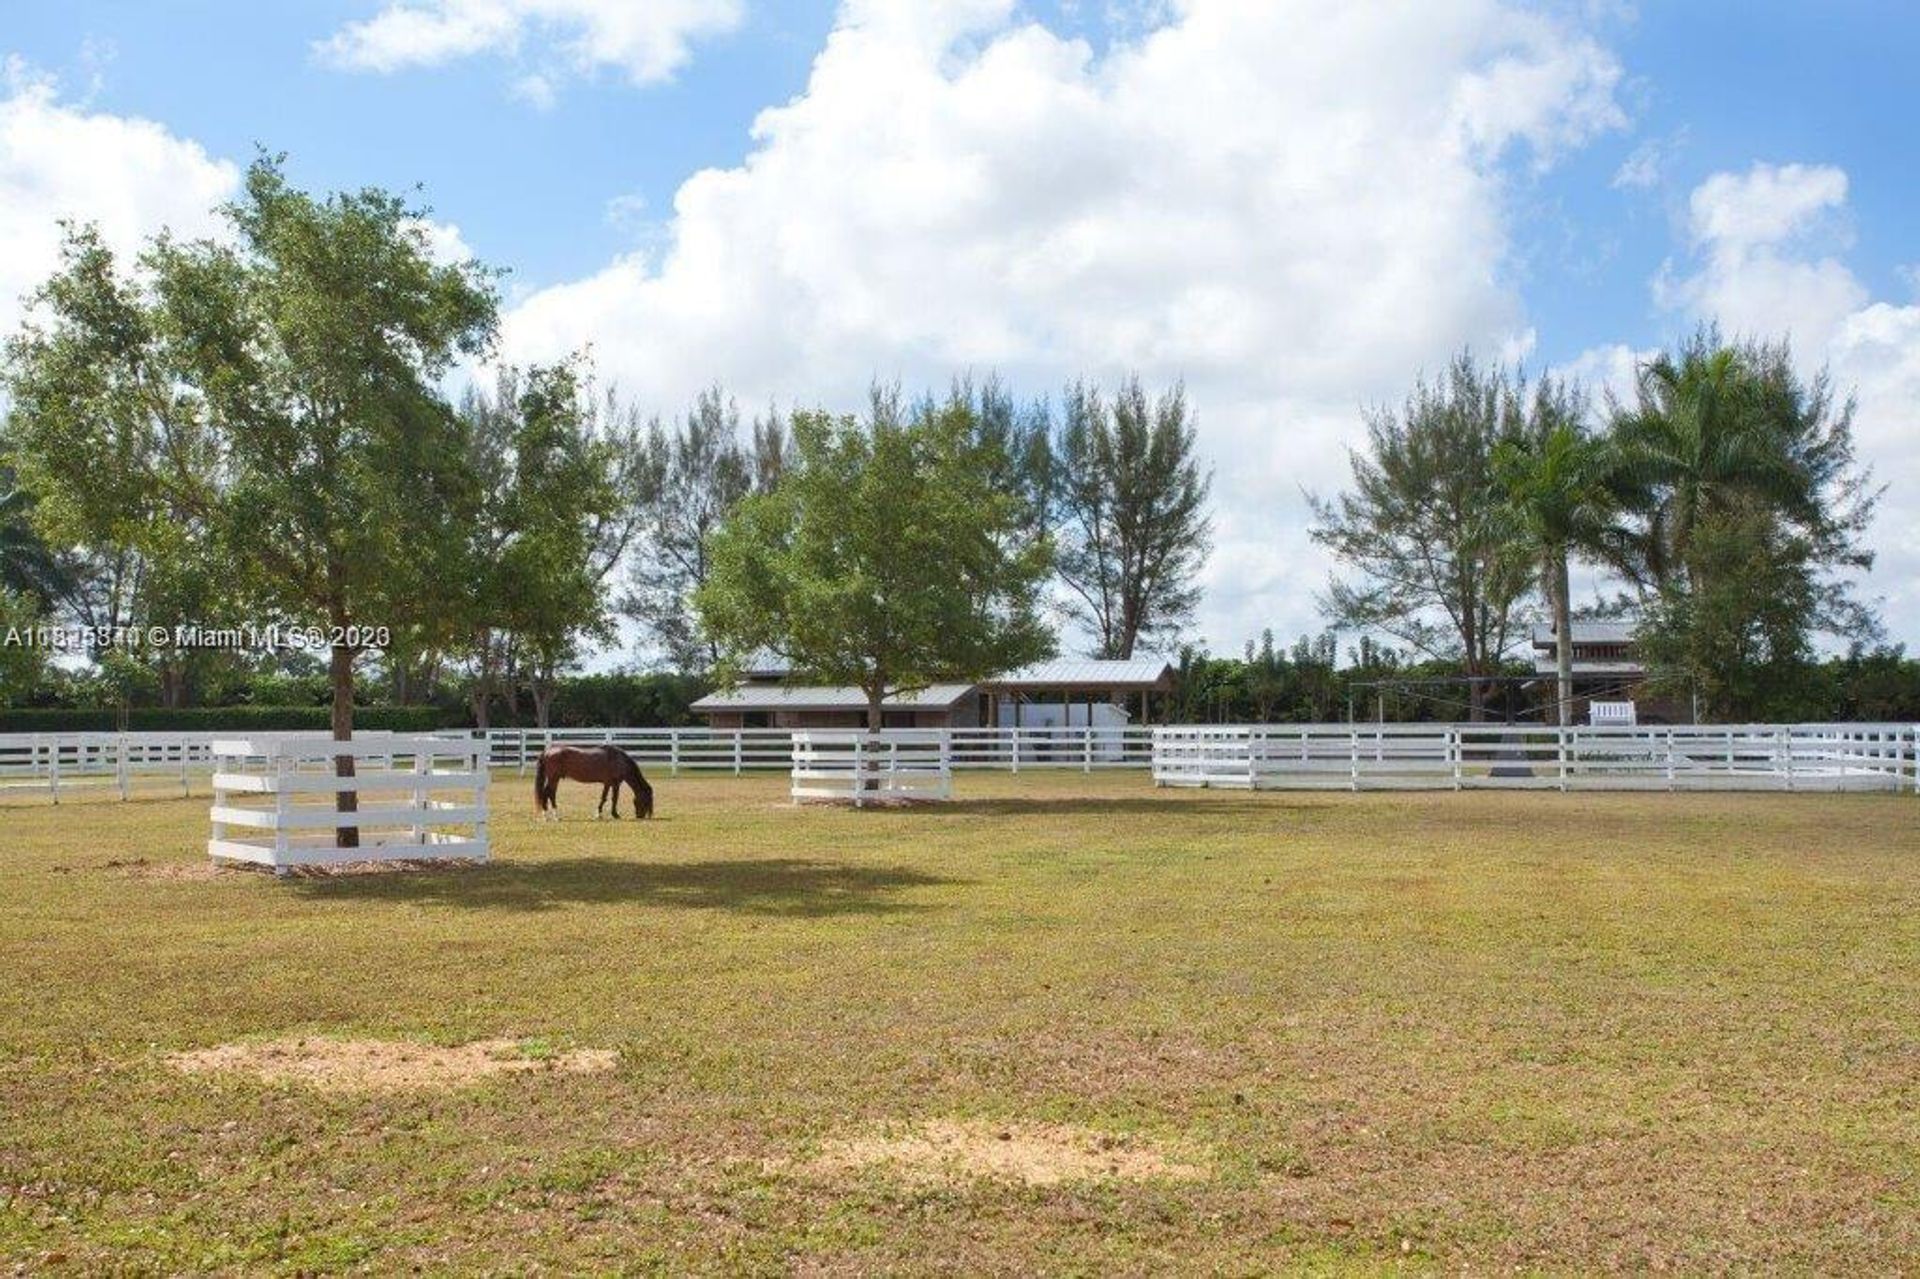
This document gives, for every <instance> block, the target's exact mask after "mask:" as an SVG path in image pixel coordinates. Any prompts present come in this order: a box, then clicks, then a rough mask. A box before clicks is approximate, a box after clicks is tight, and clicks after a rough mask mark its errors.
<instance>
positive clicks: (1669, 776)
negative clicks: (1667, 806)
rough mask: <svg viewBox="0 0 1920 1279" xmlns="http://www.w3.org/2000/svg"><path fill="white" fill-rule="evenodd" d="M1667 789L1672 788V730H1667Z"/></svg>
mask: <svg viewBox="0 0 1920 1279" xmlns="http://www.w3.org/2000/svg"><path fill="white" fill-rule="evenodd" d="M1667 789H1668V790H1672V789H1673V730H1672V729H1671V728H1669V729H1668V730H1667Z"/></svg>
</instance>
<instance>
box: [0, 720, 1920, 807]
mask: <svg viewBox="0 0 1920 1279" xmlns="http://www.w3.org/2000/svg"><path fill="white" fill-rule="evenodd" d="M896 731H900V730H896ZM928 731H931V730H928ZM1915 733H1916V728H1915V726H1914V725H1911V724H1790V725H1789V724H1739V725H1702V726H1699V727H1676V728H1667V727H1663V726H1657V725H1642V726H1640V727H1637V728H1588V727H1581V728H1573V729H1567V730H1564V732H1563V731H1562V730H1560V729H1558V728H1552V727H1540V726H1511V725H1503V724H1479V725H1474V724H1384V725H1381V724H1270V725H1236V726H1209V725H1185V726H1180V727H1176V728H1163V729H1152V728H1146V727H1137V726H1127V727H1122V728H1086V727H1074V728H1020V729H1013V728H960V729H953V730H951V731H949V732H947V734H946V736H947V739H948V742H949V758H950V760H951V762H952V765H953V767H955V768H994V769H1003V770H1008V771H1012V772H1016V773H1017V772H1020V771H1022V770H1023V769H1079V770H1081V771H1085V772H1092V771H1093V770H1095V769H1105V768H1143V769H1144V768H1147V767H1149V766H1150V765H1151V766H1152V767H1153V768H1154V771H1155V778H1156V780H1158V781H1161V782H1163V783H1164V784H1167V785H1209V784H1211V785H1236V784H1246V785H1251V784H1254V781H1253V780H1252V779H1255V778H1259V779H1263V780H1261V781H1260V782H1259V784H1262V785H1276V786H1279V785H1294V786H1330V787H1340V786H1345V787H1348V788H1352V789H1364V788H1367V787H1389V786H1392V787H1409V786H1430V787H1451V786H1455V785H1458V786H1460V787H1461V788H1463V789H1464V788H1467V787H1471V786H1500V787H1544V788H1548V789H1559V788H1561V787H1562V786H1564V787H1565V788H1566V789H1595V788H1603V787H1608V786H1612V787H1635V788H1642V789H1646V788H1652V789H1664V788H1666V787H1667V786H1668V784H1669V781H1671V784H1672V787H1673V788H1674V789H1676V790H1678V789H1684V788H1687V787H1690V786H1696V787H1697V786H1706V787H1711V788H1715V789H1718V788H1725V787H1748V788H1778V789H1807V788H1822V789H1838V788H1849V789H1851V788H1865V789H1891V788H1893V786H1897V785H1902V784H1903V783H1904V784H1907V785H1913V784H1920V778H1916V774H1915V771H1914V766H1913V760H1914V749H1915ZM1156 734H1158V735H1159V736H1158V738H1157V739H1156ZM232 736H235V734H231V733H226V734H222V733H204V732H203V733H165V732H133V733H58V734H53V733H39V734H35V733H19V734H0V799H4V798H5V797H6V796H7V795H9V794H20V795H27V796H32V795H39V796H43V797H46V798H49V799H51V800H53V801H54V802H55V803H58V802H60V801H61V799H62V798H63V797H64V796H68V795H69V794H70V793H72V792H75V791H85V792H91V793H94V794H99V795H117V796H119V797H120V798H123V799H124V798H128V797H130V796H132V795H134V794H138V793H157V794H165V793H171V794H189V793H191V792H192V790H193V788H194V787H195V785H196V784H204V780H205V779H206V778H207V777H208V775H209V774H211V772H212V771H213V755H212V750H211V747H212V743H213V741H214V740H215V739H216V738H222V737H232ZM251 736H252V737H254V738H255V739H272V738H278V737H288V736H310V734H291V733H257V734H252V735H251ZM360 736H362V737H364V738H366V739H368V740H373V739H376V738H384V737H388V736H391V734H376V733H368V734H361V735H360ZM443 736H445V735H443ZM455 736H460V735H458V734H456V735H455ZM793 739H794V735H793V733H792V732H791V731H789V730H787V729H772V728H748V729H738V730H734V729H707V728H588V729H551V730H548V729H517V728H508V729H493V730H491V731H490V732H488V733H487V734H486V735H485V738H484V743H485V758H486V761H487V763H488V764H489V765H490V766H491V767H493V768H496V769H517V770H519V771H521V772H523V773H524V772H527V771H529V770H530V769H531V767H532V765H533V761H534V760H536V759H537V758H539V755H540V752H541V750H543V749H544V748H545V747H546V746H548V745H549V744H552V743H556V742H562V743H575V744H578V743H593V742H611V743H613V744H614V745H616V746H619V747H621V748H622V749H623V750H626V751H627V752H628V753H630V754H632V755H633V756H634V757H635V758H636V759H638V760H639V761H640V763H641V764H642V766H644V767H647V768H649V769H660V768H664V769H666V770H668V771H669V772H672V773H678V772H681V771H683V770H700V771H722V772H732V773H741V772H746V771H748V770H752V769H778V770H780V771H782V772H785V771H787V770H789V769H791V768H792V766H793ZM476 740H478V739H477V738H476ZM1156 740H1158V741H1159V744H1160V745H1159V750H1158V752H1157V754H1156V750H1155V742H1156ZM1889 775H1891V776H1892V777H1893V778H1894V779H1895V780H1894V783H1893V784H1892V785H1889V783H1888V782H1887V780H1886V779H1887V777H1888V776H1889Z"/></svg>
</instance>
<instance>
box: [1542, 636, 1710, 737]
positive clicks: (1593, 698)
mask: <svg viewBox="0 0 1920 1279" xmlns="http://www.w3.org/2000/svg"><path fill="white" fill-rule="evenodd" d="M1572 629H1573V702H1574V707H1573V712H1574V713H1573V718H1574V722H1575V723H1585V722H1587V721H1588V719H1589V707H1590V706H1591V704H1592V703H1594V702H1634V703H1636V704H1637V705H1638V706H1639V708H1640V722H1642V723H1650V724H1653V723H1675V722H1683V721H1685V720H1686V719H1689V718H1691V716H1689V715H1688V714H1687V712H1686V709H1685V708H1684V707H1682V706H1680V705H1678V704H1676V703H1673V702H1671V701H1668V700H1664V699H1657V698H1650V697H1649V696H1648V695H1647V691H1646V683H1647V668H1646V664H1645V663H1644V662H1643V661H1642V660H1641V657H1640V645H1639V641H1638V640H1637V639H1636V637H1635V635H1634V625H1633V623H1632V622H1580V621H1577V622H1575V623H1573V628H1572ZM1554 635H1555V632H1554V629H1553V627H1552V626H1551V625H1543V626H1536V627H1534V628H1533V670H1534V675H1535V676H1536V677H1537V679H1538V682H1539V687H1540V689H1541V692H1542V695H1543V697H1544V699H1545V700H1546V701H1547V702H1548V704H1549V705H1550V704H1551V703H1552V702H1553V700H1554V699H1555V698H1556V697H1558V696H1559V692H1558V682H1559V678H1560V663H1559V656H1558V653H1557V652H1556V647H1557V646H1556V643H1555V639H1554Z"/></svg>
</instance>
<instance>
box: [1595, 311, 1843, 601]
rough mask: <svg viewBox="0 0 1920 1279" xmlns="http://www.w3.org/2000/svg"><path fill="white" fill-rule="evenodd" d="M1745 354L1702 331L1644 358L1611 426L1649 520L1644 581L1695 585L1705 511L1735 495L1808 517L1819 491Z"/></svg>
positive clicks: (1814, 514)
mask: <svg viewBox="0 0 1920 1279" xmlns="http://www.w3.org/2000/svg"><path fill="white" fill-rule="evenodd" d="M1757 372H1758V371H1757V370H1755V369H1754V368H1753V367H1751V361H1750V360H1749V358H1748V352H1747V351H1746V350H1745V349H1743V348H1740V347H1733V346H1725V345H1722V344H1721V343H1720V341H1719V335H1718V334H1716V333H1714V332H1713V331H1711V330H1702V331H1701V332H1700V333H1698V334H1696V335H1695V336H1694V337H1693V338H1691V339H1690V340H1689V341H1688V342H1687V343H1686V344H1685V345H1683V346H1682V347H1681V349H1680V351H1679V353H1678V356H1677V358H1676V357H1675V356H1673V355H1669V354H1667V353H1665V352H1663V353H1661V354H1660V355H1659V356H1657V357H1655V358H1654V359H1652V360H1650V361H1648V362H1647V363H1646V364H1644V365H1642V366H1641V368H1640V373H1639V386H1638V395H1637V397H1636V400H1637V402H1636V403H1635V405H1634V406H1633V408H1631V409H1629V410H1625V411H1622V412H1620V413H1619V415H1618V416H1617V417H1616V420H1615V426H1614V431H1615V435H1616V437H1617V440H1618V444H1619V447H1620V450H1621V453H1622V455H1623V457H1627V458H1630V459H1631V466H1630V468H1629V469H1630V470H1631V472H1632V474H1633V476H1634V479H1635V483H1636V486H1637V487H1638V489H1639V490H1640V492H1639V497H1640V501H1639V502H1638V503H1636V504H1638V505H1643V507H1644V509H1645V511H1646V520H1647V524H1646V528H1645V530H1644V535H1643V537H1642V538H1641V544H1640V547H1639V559H1640V565H1639V567H1640V568H1641V570H1642V574H1641V575H1642V576H1643V577H1644V579H1645V580H1644V581H1643V584H1651V585H1655V586H1660V585H1664V584H1670V583H1672V582H1673V581H1674V580H1675V579H1676V578H1677V577H1681V576H1684V577H1685V578H1686V584H1687V586H1688V588H1689V589H1690V590H1695V591H1697V590H1698V588H1699V585H1700V583H1699V580H1698V566H1697V565H1696V564H1695V563H1694V560H1693V557H1692V555H1691V551H1692V547H1693V536H1694V531H1695V530H1696V529H1697V528H1698V527H1699V524H1700V522H1701V520H1702V519H1704V518H1707V517H1708V516H1710V515H1712V514H1714V513H1715V512H1716V511H1719V510H1724V509H1726V507H1727V506H1728V505H1729V503H1731V502H1732V501H1733V500H1734V499H1737V498H1740V497H1743V496H1750V497H1755V498H1759V499H1761V500H1762V501H1764V502H1766V503H1767V504H1769V505H1771V506H1773V507H1774V508H1775V509H1778V510H1780V511H1782V512H1783V513H1785V514H1788V515H1789V516H1796V517H1808V518H1815V517H1817V515H1818V510H1817V506H1818V503H1817V496H1816V494H1815V493H1814V492H1813V486H1812V484H1811V482H1810V478H1809V476H1808V474H1807V471H1806V468H1805V467H1803V466H1801V465H1799V464H1798V462H1796V460H1795V458H1794V456H1793V454H1792V451H1791V447H1790V444H1789V442H1788V441H1785V440H1783V439H1782V438H1781V431H1780V427H1781V423H1780V420H1779V417H1778V415H1777V414H1776V413H1774V412H1773V411H1771V410H1772V406H1770V404H1769V403H1768V401H1767V399H1766V395H1767V387H1766V385H1765V382H1764V379H1762V378H1761V377H1759V376H1757Z"/></svg>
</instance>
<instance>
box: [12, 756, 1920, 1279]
mask: <svg viewBox="0 0 1920 1279" xmlns="http://www.w3.org/2000/svg"><path fill="white" fill-rule="evenodd" d="M655 780H656V784H657V789H658V796H659V813H660V817H659V819H658V820H656V821H653V822H650V823H635V822H621V823H618V824H614V823H598V824H596V823H594V822H592V821H590V820H587V819H586V816H585V814H586V811H587V809H588V807H589V804H588V803H587V799H588V797H589V792H588V791H587V790H585V789H584V788H580V787H568V788H566V789H565V790H563V792H562V802H563V803H564V804H566V805H567V809H568V814H569V820H567V821H566V822H564V823H562V824H560V825H557V826H554V825H547V826H543V825H537V824H535V823H534V821H533V820H532V817H531V813H530V802H529V799H528V796H527V795H526V794H524V793H523V792H524V791H525V790H526V789H527V784H526V783H525V782H523V781H522V780H521V779H519V778H516V777H512V776H506V775H503V776H502V777H501V779H500V783H499V785H498V786H497V787H496V791H495V805H496V810H497V819H496V821H495V823H494V827H493V831H494V839H495V849H496V851H495V857H496V862H495V864H494V865H493V866H491V867H489V868H485V869H476V870H465V871H438V872H428V873H416V874H387V875H379V876H368V877H361V878H355V879H350V880H349V879H331V880H293V881H283V882H275V881H273V880H272V879H270V878H268V877H266V876H262V875H258V874H251V873H244V872H232V873H225V874H222V875H220V876H218V877H211V876H205V875H197V874H196V873H195V872H194V871H193V870H192V869H191V868H193V867H196V866H198V865H200V864H201V863H202V861H203V855H202V853H201V852H200V848H201V843H202V841H204V839H205V837H206V801H205V799H204V798H196V799H192V800H185V801H181V800H165V799H156V800H145V801H136V802H133V803H128V804H120V803H115V802H111V801H107V800H100V801H94V802H88V803H84V804H72V805H65V806H62V807H60V808H58V809H55V808H52V807H48V806H46V805H44V803H25V804H20V803H14V804H9V805H8V806H6V807H4V808H0V873H4V875H5V880H4V884H5V888H4V891H0V963H4V971H5V974H6V977H5V981H4V982H0V1256H4V1257H5V1258H7V1259H8V1260H10V1261H19V1262H24V1263H26V1264H27V1266H28V1267H29V1268H35V1267H38V1266H40V1265H43V1264H47V1263H49V1262H58V1261H61V1260H64V1261H65V1263H66V1264H67V1265H68V1266H70V1267H74V1268H79V1269H87V1270H98V1269H106V1268H114V1269H132V1270H189V1269H190V1270H207V1269H219V1268H227V1269H230V1270H233V1271H249V1272H251V1271H258V1270H263V1269H280V1270H286V1271H294V1270H344V1269H353V1268H366V1269H377V1270H381V1271H387V1270H392V1269H396V1268H401V1267H405V1266H409V1265H413V1266H420V1267H424V1268H426V1269H428V1270H443V1269H459V1270H474V1269H515V1270H521V1269H527V1268H533V1267H536V1266H539V1265H544V1266H545V1267H546V1268H549V1269H551V1270H555V1271H577V1270H582V1269H586V1270H608V1269H636V1270H645V1269H661V1270H672V1271H680V1270H707V1271H729V1272H731V1271H738V1270H754V1271H770V1272H783V1271H791V1270H798V1271H805V1272H816V1271H822V1270H824V1271H832V1272H867V1271H873V1270H884V1269H894V1270H909V1271H923V1270H935V1271H952V1272H969V1273H977V1272H981V1271H993V1272H1003V1273H1022V1272H1032V1271H1034V1270H1045V1271H1053V1272H1061V1271H1065V1272H1082V1273H1112V1272H1128V1271H1137V1272H1164V1271H1167V1270H1179V1271H1214V1270H1220V1271H1226V1272H1229V1273H1249V1272H1258V1271H1265V1270H1270V1269H1275V1268H1284V1267H1287V1266H1290V1265H1291V1266H1298V1267H1301V1268H1309V1269H1320V1270H1331V1271H1345V1270H1358V1271H1372V1270H1377V1269H1389V1268H1395V1267H1406V1268H1409V1269H1416V1270H1417V1269H1428V1268H1432V1269H1444V1270H1448V1271H1455V1270H1461V1269H1473V1270H1485V1269H1489V1268H1494V1267H1501V1268H1505V1267H1508V1266H1517V1267H1519V1268H1520V1269H1522V1270H1530V1271H1548V1272H1575V1271H1591V1270H1594V1269H1601V1268H1619V1269H1634V1270H1639V1269H1643V1268H1648V1267H1652V1266H1656V1265H1665V1266H1669V1267H1678V1268H1680V1269H1683V1270H1691V1271H1701V1270H1725V1269H1747V1270H1768V1271H1774V1270H1798V1271H1816V1270H1817V1271H1825V1272H1830V1273H1867V1272H1875V1273H1886V1272H1889V1271H1891V1272H1900V1271H1903V1270H1904V1271H1914V1270H1916V1269H1920V1170H1917V1167H1920V977H1917V976H1916V974H1920V801H1916V800H1915V799H1914V798H1913V797H1911V796H1907V797H1891V796H1836V797H1812V796H1736V795H1728V796H1715V795H1680V796H1669V795H1654V796H1623V795H1600V796H1563V795H1557V794H1518V795H1514V794H1465V795H1455V794H1440V795H1431V796H1425V795H1421V796H1379V795H1374V796H1351V795H1344V794H1333V795H1300V796H1289V795H1246V794H1233V793H1219V792H1175V791H1155V790H1153V789H1152V788H1151V786H1150V785H1149V784H1148V782H1147V781H1146V780H1145V779H1144V777H1143V776H1141V775H1140V774H1132V773H1129V774H1115V775H1109V776H1095V777H1092V778H1088V777H1083V776H1080V775H1077V774H1062V775H1039V776H1036V775H1034V774H1031V773H1029V774H1027V775H1023V776H1021V777H1019V778H1012V777H1007V776H1000V775H985V774H971V775H965V776H963V777H962V778H961V779H960V782H959V785H958V792H959V794H960V796H961V799H962V802H959V803H955V804H953V805H951V806H948V807H942V808H923V809H918V810H914V811H904V812H866V813H853V812H849V811H844V810H830V809H806V810H795V809H793V808H791V807H790V806H788V805H787V804H786V803H785V802H784V785H785V783H784V779H782V778H775V777H759V778H747V779H744V780H735V779H731V778H728V779H688V778H678V779H675V778H665V777H657V778H656V779H655ZM141 859H144V863H145V864H133V865H128V864H127V863H138V862H140V861H141ZM116 863H117V864H116ZM287 1035H310V1036H341V1037H355V1038H363V1039H364V1038H378V1039H394V1040H421V1041H432V1042H434V1043H439V1044H446V1045H452V1044H459V1043H464V1042H466V1041H469V1040H477V1039H492V1038H502V1037H505V1038H509V1039H520V1040H525V1041H528V1042H527V1050H528V1051H529V1052H532V1053H535V1054H536V1055H537V1054H544V1053H548V1052H552V1053H562V1052H565V1051H567V1050H570V1049H611V1050H614V1051H615V1052H617V1054H618V1058H617V1064H616V1065H615V1067H614V1068H613V1069H611V1070H603V1071H598V1072H584V1073H568V1072H565V1071H560V1070H549V1071H527V1072H523V1073H514V1074H503V1075H499V1076H495V1077H490V1078H488V1079H486V1080H484V1081H482V1082H479V1083H477V1084H474V1085H472V1086H469V1087H464V1088H455V1089H423V1090H416V1091H411V1092H374V1093H366V1092H354V1091H340V1090H334V1091H324V1090H315V1089H312V1088H309V1087H306V1086H303V1085H300V1084H293V1083H285V1082H281V1083H266V1082H261V1081H259V1080H257V1079H255V1078H253V1077H251V1076H247V1075H234V1074H212V1075H207V1074H201V1075H187V1074H183V1073H181V1072H179V1071H177V1070H176V1069H174V1068H173V1067H172V1066H171V1065H170V1064H169V1062H168V1055H169V1054H171V1053H173V1052H176V1051H181V1050H186V1049H197V1048H205V1047H211V1046H214V1045H219V1044H225V1043H231V1042H233V1041H240V1040H250V1039H270V1038H278V1037H283V1036H287ZM970 1122H971V1123H976V1124H979V1125H984V1126H985V1127H984V1128H983V1131H989V1132H991V1131H994V1130H1001V1131H1006V1132H1015V1133H1027V1132H1033V1131H1047V1130H1048V1129H1047V1128H1046V1126H1047V1125H1072V1126H1074V1127H1073V1130H1074V1131H1078V1130H1080V1129H1085V1130H1088V1131H1089V1132H1091V1133H1095V1134H1102V1135H1104V1137H1105V1138H1106V1139H1108V1140H1112V1141H1117V1142H1119V1143H1121V1146H1122V1148H1125V1149H1145V1150H1151V1151H1158V1152H1162V1153H1163V1154H1164V1155H1165V1156H1166V1158H1167V1159H1168V1160H1169V1161H1177V1162H1178V1164H1179V1165H1180V1166H1181V1167H1183V1168H1185V1169H1186V1170H1188V1172H1189V1173H1191V1172H1192V1171H1193V1170H1196V1169H1197V1170H1198V1173H1199V1175H1184V1176H1178V1177H1176V1176H1171V1175H1169V1176H1156V1175H1151V1174H1150V1173H1149V1174H1148V1175H1144V1176H1139V1177H1125V1178H1107V1177H1099V1176H1096V1177H1091V1178H1077V1179H1076V1178H1069V1179H1067V1180H1064V1181H1060V1182H1058V1183H1055V1184H1051V1185H1033V1184H1026V1183H1023V1182H1021V1181H1019V1180H1017V1179H1014V1178H1011V1177H1007V1176H997V1175H996V1176H986V1177H981V1178H973V1177H968V1176H962V1175H958V1174H957V1173H956V1174H953V1175H946V1174H941V1175H933V1176H929V1175H912V1170H911V1169H909V1168H907V1167H905V1166H896V1165H889V1164H884V1163H883V1164H879V1165H863V1164H859V1163H856V1162H851V1161H844V1160H843V1161H841V1162H839V1163H835V1162H832V1161H829V1160H825V1159H822V1158H821V1152H822V1151H830V1150H834V1149H838V1148H839V1147H838V1146H837V1145H836V1143H840V1142H844V1141H848V1140H855V1139H860V1138H863V1137H867V1136H871V1135H873V1134H875V1133H888V1132H912V1131H915V1129H916V1125H929V1124H930V1125H936V1129H935V1130H937V1131H938V1130H940V1129H938V1128H937V1125H942V1124H955V1123H957V1124H962V1125H964V1124H967V1123H970ZM922 1171H923V1173H924V1170H922Z"/></svg>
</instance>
